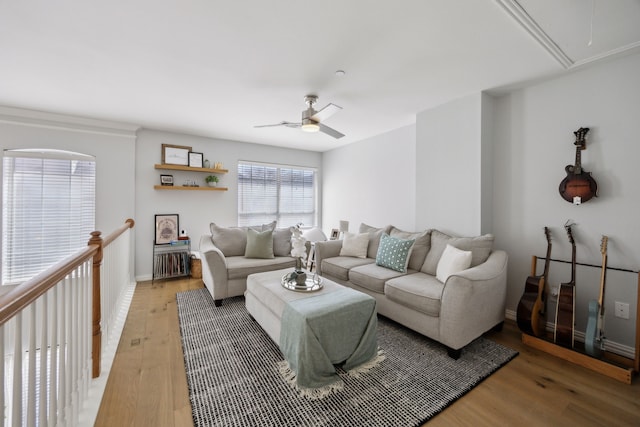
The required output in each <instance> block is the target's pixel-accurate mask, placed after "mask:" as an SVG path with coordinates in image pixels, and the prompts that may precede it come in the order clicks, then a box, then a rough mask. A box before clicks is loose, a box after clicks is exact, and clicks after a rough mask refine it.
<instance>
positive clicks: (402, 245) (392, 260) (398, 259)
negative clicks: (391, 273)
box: [376, 234, 415, 273]
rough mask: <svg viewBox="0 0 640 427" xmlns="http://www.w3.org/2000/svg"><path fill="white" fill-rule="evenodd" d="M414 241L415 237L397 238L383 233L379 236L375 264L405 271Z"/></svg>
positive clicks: (401, 271)
mask: <svg viewBox="0 0 640 427" xmlns="http://www.w3.org/2000/svg"><path fill="white" fill-rule="evenodd" d="M414 243H415V239H398V238H397V237H391V236H389V235H388V234H383V235H382V236H381V237H380V246H379V247H378V254H377V255H376V265H379V266H380V267H386V268H390V269H392V270H395V271H399V272H400V273H406V272H407V264H409V256H410V255H411V249H413V244H414Z"/></svg>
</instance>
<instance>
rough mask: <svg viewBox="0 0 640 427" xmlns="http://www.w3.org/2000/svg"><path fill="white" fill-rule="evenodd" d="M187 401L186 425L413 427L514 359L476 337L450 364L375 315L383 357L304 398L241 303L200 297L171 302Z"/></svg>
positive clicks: (202, 293)
mask: <svg viewBox="0 0 640 427" xmlns="http://www.w3.org/2000/svg"><path fill="white" fill-rule="evenodd" d="M177 300H178V316H179V319H180V332H181V334H182V347H183V350H184V358H185V367H186V372H187V381H188V384H189V397H190V399H191V406H192V412H193V421H194V424H195V425H196V426H243V427H244V426H354V425H358V426H414V425H421V424H422V423H424V422H425V421H427V420H429V419H430V418H431V417H433V416H434V415H436V414H438V413H439V412H441V411H442V410H443V409H444V408H446V407H447V406H448V405H450V404H451V403H453V402H454V401H455V400H457V399H458V398H460V397H461V396H462V395H464V394H465V393H466V392H468V391H469V390H471V389H472V388H473V387H474V386H476V385H477V384H478V383H480V382H481V381H482V380H483V379H485V378H487V377H488V376H489V375H491V374H492V373H493V372H495V371H496V370H498V369H499V368H500V367H501V366H503V365H505V364H506V363H507V362H509V361H510V360H511V359H513V358H514V357H515V356H517V354H518V353H517V352H516V351H514V350H511V349H509V348H507V347H504V346H502V345H500V344H497V343H494V342H493V341H490V340H487V339H484V338H479V339H477V340H476V341H474V342H473V343H471V344H469V345H468V346H467V347H465V348H464V350H463V351H462V356H461V357H460V359H458V360H453V359H451V358H450V357H449V356H448V355H447V351H446V349H445V347H444V346H442V345H440V344H438V343H436V342H434V341H432V340H430V339H428V338H425V337H423V336H422V335H419V334H417V333H415V332H413V331H411V330H409V329H407V328H405V327H403V326H401V325H399V324H397V323H395V322H392V321H390V320H388V319H386V318H385V317H382V316H380V317H379V322H378V345H379V347H380V348H381V349H382V350H383V351H384V353H385V355H386V359H385V360H384V361H383V362H382V363H381V364H380V366H378V367H376V368H374V369H373V370H371V371H370V372H369V373H368V374H365V375H361V376H360V377H359V378H352V377H350V376H349V375H347V374H346V373H344V372H340V371H339V372H338V373H339V374H340V376H341V378H342V379H343V380H344V383H345V387H344V390H342V391H341V392H340V393H337V394H334V395H331V396H329V397H327V398H325V399H323V400H307V399H305V398H301V397H299V396H298V394H297V393H296V391H295V390H294V389H293V388H291V387H290V386H289V385H287V384H286V383H285V381H284V380H283V379H282V377H281V376H280V374H279V372H278V362H279V361H281V360H282V354H281V353H280V350H279V348H278V345H277V344H275V343H274V342H273V341H272V340H271V338H269V336H268V335H267V334H266V332H264V331H263V330H262V328H261V327H260V325H259V324H258V323H257V322H255V321H254V320H253V319H252V318H251V317H250V316H249V313H247V310H246V309H245V306H244V298H243V297H236V298H229V299H225V300H224V303H223V305H222V306H221V307H215V306H214V303H213V299H212V297H211V294H209V292H208V291H207V290H206V289H197V290H193V291H188V292H182V293H179V294H177Z"/></svg>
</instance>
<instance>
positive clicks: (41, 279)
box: [0, 245, 98, 325]
mask: <svg viewBox="0 0 640 427" xmlns="http://www.w3.org/2000/svg"><path fill="white" fill-rule="evenodd" d="M97 252H98V246H93V245H92V246H87V247H86V248H84V249H81V250H79V251H78V252H76V253H75V254H73V255H71V256H69V257H67V258H65V259H64V260H62V261H60V262H58V263H56V264H54V265H52V266H51V267H49V268H47V269H46V270H45V271H43V272H42V273H40V274H38V275H36V276H34V277H32V278H31V279H29V280H27V281H26V282H24V283H21V284H20V285H18V286H16V287H15V288H13V289H12V290H11V291H9V292H7V293H6V294H4V295H2V296H0V325H4V324H5V323H6V322H7V321H8V320H10V319H11V318H12V317H13V316H15V315H16V314H18V313H19V312H20V311H21V310H23V309H24V308H25V307H27V306H28V305H29V304H31V303H32V302H34V301H35V300H36V299H38V298H39V297H40V296H41V295H43V294H44V293H45V292H47V291H48V290H49V289H51V288H52V287H53V286H55V285H56V284H57V283H58V282H59V281H61V280H62V279H64V278H65V277H67V275H68V274H69V273H71V272H72V271H73V270H75V269H76V268H77V267H78V266H79V265H82V263H84V262H86V261H87V260H89V259H91V258H92V257H93V256H94V255H95V254H96V253H97Z"/></svg>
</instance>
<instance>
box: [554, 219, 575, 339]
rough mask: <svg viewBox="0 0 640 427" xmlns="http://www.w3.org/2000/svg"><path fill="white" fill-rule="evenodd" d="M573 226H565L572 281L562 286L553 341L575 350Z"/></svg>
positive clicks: (559, 291) (559, 293) (559, 292)
mask: <svg viewBox="0 0 640 427" xmlns="http://www.w3.org/2000/svg"><path fill="white" fill-rule="evenodd" d="M571 226H572V224H567V225H565V226H564V228H565V229H566V230H567V236H568V237H569V242H570V243H571V281H570V282H568V283H561V284H560V289H559V290H558V304H557V305H556V326H555V330H554V332H553V341H554V342H555V343H556V344H558V345H561V346H564V347H568V348H573V342H574V333H575V329H574V324H575V311H576V242H575V240H574V239H573V233H572V232H571Z"/></svg>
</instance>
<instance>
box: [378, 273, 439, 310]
mask: <svg viewBox="0 0 640 427" xmlns="http://www.w3.org/2000/svg"><path fill="white" fill-rule="evenodd" d="M443 289H444V283H442V282H440V281H439V280H438V279H436V278H435V277H433V276H431V275H428V274H425V273H415V274H407V275H406V276H401V277H396V278H394V279H391V280H388V281H387V283H386V284H385V286H384V294H385V296H386V297H387V298H389V299H390V300H391V301H394V302H397V303H398V304H401V305H403V306H405V307H408V308H412V309H414V310H416V311H419V312H421V313H424V314H427V315H429V316H433V317H439V316H440V303H441V299H442V291H443Z"/></svg>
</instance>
